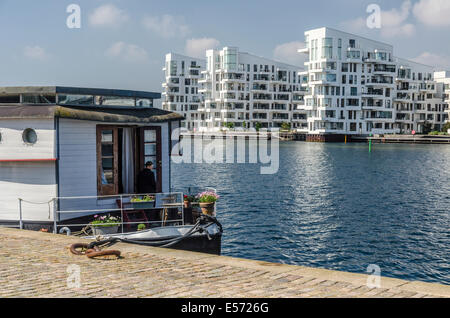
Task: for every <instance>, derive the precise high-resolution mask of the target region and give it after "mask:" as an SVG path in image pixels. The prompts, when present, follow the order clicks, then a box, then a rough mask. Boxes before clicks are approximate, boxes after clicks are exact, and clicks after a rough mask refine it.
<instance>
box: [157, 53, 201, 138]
mask: <svg viewBox="0 0 450 318" xmlns="http://www.w3.org/2000/svg"><path fill="white" fill-rule="evenodd" d="M204 69H205V61H204V60H201V59H196V58H193V57H189V56H184V55H181V54H175V53H169V54H167V55H166V62H165V67H164V68H163V71H164V72H165V82H164V83H163V84H162V86H163V92H162V108H163V109H165V110H169V111H175V112H178V113H180V114H181V115H183V116H184V118H185V120H184V121H183V122H182V126H183V127H184V128H187V129H189V130H196V129H198V128H199V126H200V123H201V122H203V120H204V118H202V114H201V113H200V112H199V109H200V108H201V107H202V105H203V99H202V95H201V93H200V92H199V89H200V86H199V80H200V77H201V75H202V74H201V72H202V71H203V70H204Z"/></svg>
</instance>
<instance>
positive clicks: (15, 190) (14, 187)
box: [0, 119, 56, 221]
mask: <svg viewBox="0 0 450 318" xmlns="http://www.w3.org/2000/svg"><path fill="white" fill-rule="evenodd" d="M27 128H32V129H34V130H36V134H37V142H36V144H34V145H26V144H25V143H24V142H23V139H22V134H23V131H24V130H25V129H27ZM0 133H1V134H2V140H1V142H0V220H3V221H18V220H19V200H18V199H19V198H21V199H24V200H27V201H32V202H45V201H49V200H51V199H52V198H54V197H55V196H56V178H55V162H52V161H49V162H39V161H37V162H26V161H24V162H14V161H12V160H30V159H32V160H36V159H54V158H55V147H54V146H55V142H54V140H55V139H54V138H55V134H54V121H53V119H37V120H28V119H14V120H9V119H2V120H0ZM9 160H11V161H12V162H11V161H9ZM8 161H9V162H8ZM22 208H23V219H24V220H25V221H52V220H53V206H52V207H51V211H50V217H49V207H48V205H47V204H44V205H34V204H29V203H25V202H24V203H23V207H22Z"/></svg>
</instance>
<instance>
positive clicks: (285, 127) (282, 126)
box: [281, 123, 291, 130]
mask: <svg viewBox="0 0 450 318" xmlns="http://www.w3.org/2000/svg"><path fill="white" fill-rule="evenodd" d="M281 129H282V130H291V124H290V123H282V124H281Z"/></svg>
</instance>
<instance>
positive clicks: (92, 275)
mask: <svg viewBox="0 0 450 318" xmlns="http://www.w3.org/2000/svg"><path fill="white" fill-rule="evenodd" d="M75 242H82V240H81V239H79V238H73V237H66V236H61V235H53V234H48V233H40V232H29V231H20V230H15V229H6V228H0V298H2V297H51V298H60V297H187V298H190V297H194V298H197V297H245V298H253V297H264V298H265V297H396V298H397V297H413V298H422V297H450V286H446V285H439V284H430V283H422V282H407V281H403V280H399V279H392V278H382V279H381V288H379V289H377V288H374V289H370V288H368V287H367V286H366V282H367V276H366V275H363V274H350V273H344V272H336V271H329V270H323V269H312V268H307V267H300V266H292V265H281V264H275V263H266V262H260V261H250V260H244V259H237V258H231V257H224V256H213V255H207V254H199V253H192V252H184V251H175V250H168V249H159V248H149V247H142V246H134V245H125V244H117V245H115V246H114V247H113V249H119V250H121V251H122V256H123V258H122V259H118V260H107V261H101V260H90V259H88V258H87V257H85V256H75V255H72V254H70V252H69V250H68V247H69V245H70V244H72V243H75ZM72 264H73V265H78V266H79V268H80V278H81V281H80V282H81V286H80V288H70V287H68V285H67V280H68V277H69V275H70V274H68V272H67V269H68V266H70V265H72Z"/></svg>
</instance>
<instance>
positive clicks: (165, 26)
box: [142, 14, 191, 39]
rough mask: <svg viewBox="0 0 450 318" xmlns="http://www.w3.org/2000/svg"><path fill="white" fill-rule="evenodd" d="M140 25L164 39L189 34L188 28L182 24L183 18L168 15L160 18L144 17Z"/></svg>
mask: <svg viewBox="0 0 450 318" xmlns="http://www.w3.org/2000/svg"><path fill="white" fill-rule="evenodd" d="M142 24H143V25H144V27H145V28H146V29H147V30H149V31H152V32H154V33H156V34H157V35H158V36H160V37H163V38H166V39H168V38H174V37H176V36H180V37H184V36H186V35H188V34H189V33H190V32H191V31H190V28H189V26H188V25H186V24H185V23H184V22H183V18H181V17H174V16H171V15H168V14H165V15H163V16H162V17H145V18H144V19H143V21H142Z"/></svg>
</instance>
